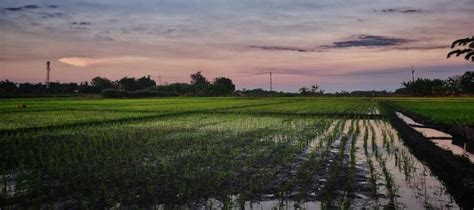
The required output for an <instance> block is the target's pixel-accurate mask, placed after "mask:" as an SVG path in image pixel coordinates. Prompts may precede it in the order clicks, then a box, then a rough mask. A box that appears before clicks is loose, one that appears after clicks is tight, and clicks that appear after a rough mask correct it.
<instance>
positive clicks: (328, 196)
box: [321, 121, 354, 209]
mask: <svg viewBox="0 0 474 210" xmlns="http://www.w3.org/2000/svg"><path fill="white" fill-rule="evenodd" d="M345 126H349V128H348V131H346V132H344V131H343V132H344V133H343V136H342V137H341V143H340V144H339V148H338V155H337V157H336V160H334V162H333V164H332V166H331V170H330V174H328V179H327V181H326V183H325V185H324V187H323V193H324V195H323V200H322V202H321V207H322V208H323V209H327V208H330V207H331V206H333V205H334V204H333V199H334V192H335V187H336V186H335V185H336V184H337V182H338V181H339V180H338V179H339V176H340V173H341V170H342V169H343V161H344V156H345V150H346V145H347V142H348V141H349V140H350V139H351V136H350V135H351V134H352V132H353V129H354V128H353V127H352V126H351V123H350V122H349V121H346V125H345Z"/></svg>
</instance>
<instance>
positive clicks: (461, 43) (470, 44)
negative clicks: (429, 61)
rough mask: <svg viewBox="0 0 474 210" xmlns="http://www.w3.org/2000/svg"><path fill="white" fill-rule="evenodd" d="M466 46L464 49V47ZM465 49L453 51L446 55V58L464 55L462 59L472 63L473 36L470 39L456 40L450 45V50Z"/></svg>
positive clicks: (473, 54) (473, 53)
mask: <svg viewBox="0 0 474 210" xmlns="http://www.w3.org/2000/svg"><path fill="white" fill-rule="evenodd" d="M465 46H466V47H465ZM455 47H465V48H464V49H457V50H453V51H451V52H449V53H448V58H449V57H451V55H453V54H455V55H456V57H458V56H460V55H463V54H466V55H465V56H464V59H466V60H471V61H472V62H474V36H472V37H471V38H469V37H468V38H464V39H458V40H456V41H454V42H453V43H452V44H451V48H455Z"/></svg>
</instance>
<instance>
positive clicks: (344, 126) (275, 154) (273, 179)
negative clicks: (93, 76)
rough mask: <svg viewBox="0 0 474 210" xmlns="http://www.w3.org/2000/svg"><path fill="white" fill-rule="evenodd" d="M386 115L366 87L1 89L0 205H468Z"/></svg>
mask: <svg viewBox="0 0 474 210" xmlns="http://www.w3.org/2000/svg"><path fill="white" fill-rule="evenodd" d="M460 100H461V102H460V103H471V104H470V105H474V103H473V101H472V100H471V101H469V100H468V102H465V100H463V99H460ZM393 103H400V106H403V105H402V104H401V103H403V101H401V100H397V101H394V102H393ZM454 103H456V102H454ZM17 104H24V105H26V108H21V109H18V108H16V107H17ZM406 107H409V106H406ZM464 112H466V113H468V114H472V113H471V111H470V110H465V111H464ZM393 113H394V112H390V110H388V109H385V108H383V107H380V106H379V102H378V100H373V99H368V98H273V99H270V98H268V99H265V98H264V99H251V98H164V99H15V100H2V103H0V116H1V119H2V120H1V122H0V135H1V136H2V137H1V141H0V151H2V154H1V156H0V158H1V159H0V179H1V184H0V189H1V197H0V208H10V207H13V208H27V207H41V208H158V209H176V208H197V209H209V208H225V209H240V208H242V207H243V208H258V209H270V208H279V207H285V208H290V209H293V208H300V207H303V208H310V209H326V208H336V207H343V208H351V207H352V208H362V207H385V208H407V209H421V208H458V207H459V206H464V207H466V206H467V207H469V205H472V203H470V202H469V200H467V201H466V194H469V191H466V190H469V188H465V187H463V184H464V182H460V183H461V184H459V183H454V181H453V180H452V179H450V178H449V177H450V176H455V175H453V174H446V173H440V171H442V170H440V169H441V168H440V166H436V165H433V163H431V162H430V161H427V158H426V157H427V154H431V155H432V156H436V155H438V154H432V152H433V151H424V150H423V152H422V153H420V152H417V145H418V144H417V143H418V142H420V141H417V140H416V139H418V140H420V139H421V138H424V137H423V135H421V136H420V135H416V133H412V131H413V129H412V128H410V127H408V128H407V127H403V125H402V124H401V123H404V122H403V121H402V122H400V121H397V122H394V121H393V120H394V119H395V118H393V116H394V115H393ZM462 118H463V117H461V118H460V119H462ZM397 119H400V118H397ZM464 119H468V120H470V118H464ZM394 123H397V124H394ZM398 123H400V124H398ZM392 125H394V127H392ZM405 125H406V126H407V124H405ZM404 129H405V130H406V129H412V130H406V131H407V132H405V130H404ZM424 140H426V139H424ZM426 141H427V142H429V141H428V140H426ZM425 152H426V153H427V154H425ZM435 152H436V151H435ZM449 155H451V157H452V156H453V154H452V153H451V154H448V153H446V151H445V150H443V152H441V157H442V158H445V160H454V161H456V162H455V164H454V165H456V167H457V166H461V165H462V164H466V162H462V161H463V160H462V159H461V160H457V159H456V158H454V159H449V157H450V156H449ZM428 156H429V155H428ZM459 162H462V164H461V163H459ZM469 164H470V165H469ZM469 164H468V165H467V166H466V165H462V166H465V167H467V168H472V163H470V162H469ZM448 173H449V171H448ZM473 175H474V173H472V171H464V174H463V176H471V177H473ZM457 176H459V175H457ZM457 178H459V177H457ZM468 198H469V197H468Z"/></svg>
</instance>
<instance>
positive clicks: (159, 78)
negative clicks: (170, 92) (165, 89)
mask: <svg viewBox="0 0 474 210" xmlns="http://www.w3.org/2000/svg"><path fill="white" fill-rule="evenodd" d="M158 84H159V85H160V86H161V75H158Z"/></svg>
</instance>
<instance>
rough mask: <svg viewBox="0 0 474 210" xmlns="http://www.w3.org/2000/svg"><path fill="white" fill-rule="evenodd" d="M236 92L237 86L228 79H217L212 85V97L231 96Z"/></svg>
mask: <svg viewBox="0 0 474 210" xmlns="http://www.w3.org/2000/svg"><path fill="white" fill-rule="evenodd" d="M234 91H235V85H234V83H233V82H232V80H231V79H229V78H226V77H218V78H215V79H214V81H213V82H212V84H211V87H210V92H211V94H212V95H215V96H221V95H229V94H232V93H233V92H234Z"/></svg>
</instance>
